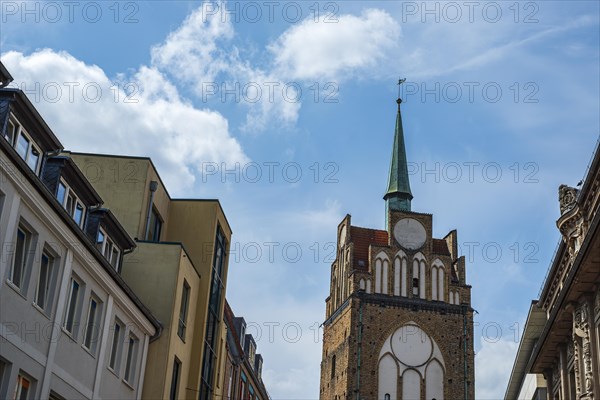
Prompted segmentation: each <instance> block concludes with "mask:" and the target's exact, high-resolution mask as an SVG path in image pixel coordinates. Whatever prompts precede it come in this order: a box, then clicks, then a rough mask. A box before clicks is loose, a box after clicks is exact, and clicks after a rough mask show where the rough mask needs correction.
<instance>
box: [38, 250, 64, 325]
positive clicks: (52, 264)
mask: <svg viewBox="0 0 600 400" xmlns="http://www.w3.org/2000/svg"><path fill="white" fill-rule="evenodd" d="M44 258H46V259H47V260H48V262H47V264H46V265H47V266H46V282H45V285H44V286H46V287H45V293H44V295H45V296H44V299H43V301H42V302H40V284H41V283H42V282H41V278H42V266H43V262H44ZM57 270H58V257H56V256H55V255H54V254H53V253H52V252H50V251H49V250H48V249H47V248H44V249H43V250H42V256H41V259H40V269H39V273H38V279H37V286H36V289H35V299H34V304H35V305H36V306H37V307H38V308H39V309H41V310H42V311H44V312H45V313H46V314H47V315H50V314H51V312H52V305H53V303H54V301H53V300H54V292H55V291H56V278H57V276H58V274H57ZM40 303H43V304H40Z"/></svg>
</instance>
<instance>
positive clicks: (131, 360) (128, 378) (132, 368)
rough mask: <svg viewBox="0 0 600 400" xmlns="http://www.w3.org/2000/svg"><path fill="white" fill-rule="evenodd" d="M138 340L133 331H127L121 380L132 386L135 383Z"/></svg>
mask: <svg viewBox="0 0 600 400" xmlns="http://www.w3.org/2000/svg"><path fill="white" fill-rule="evenodd" d="M139 343H140V340H139V339H138V338H137V336H135V335H134V334H133V333H131V332H129V337H128V340H127V356H126V358H125V372H124V376H123V380H124V381H125V382H127V383H128V384H130V385H131V386H133V384H134V383H135V374H136V366H137V365H136V364H137V358H138V357H137V356H138V354H137V353H138V348H139Z"/></svg>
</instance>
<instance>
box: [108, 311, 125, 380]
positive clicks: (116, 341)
mask: <svg viewBox="0 0 600 400" xmlns="http://www.w3.org/2000/svg"><path fill="white" fill-rule="evenodd" d="M122 343H123V324H122V323H121V322H119V321H118V320H117V319H115V325H114V327H113V340H112V347H111V349H110V359H109V360H108V366H109V367H110V369H112V370H113V371H114V372H116V373H117V375H118V374H119V367H120V365H121V350H122Z"/></svg>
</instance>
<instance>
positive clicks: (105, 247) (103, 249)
mask: <svg viewBox="0 0 600 400" xmlns="http://www.w3.org/2000/svg"><path fill="white" fill-rule="evenodd" d="M100 234H102V235H103V236H104V241H103V242H102V246H98V244H99V242H98V236H99V235H100ZM96 248H97V249H98V250H99V251H100V253H102V255H103V256H104V258H106V261H108V263H109V264H110V265H112V266H113V267H114V268H115V270H116V271H117V272H121V271H120V268H119V266H120V264H119V261H120V260H121V249H119V247H118V246H117V245H116V244H115V241H114V240H113V239H112V238H111V237H110V236H109V235H108V234H107V233H106V231H105V230H104V228H102V227H100V228H99V229H98V235H97V236H96ZM115 252H116V254H117V258H116V260H114V263H113V257H112V256H113V254H114V253H115Z"/></svg>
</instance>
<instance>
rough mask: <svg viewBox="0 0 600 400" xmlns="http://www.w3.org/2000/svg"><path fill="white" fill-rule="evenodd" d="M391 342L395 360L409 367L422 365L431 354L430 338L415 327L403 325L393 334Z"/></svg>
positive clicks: (431, 344)
mask: <svg viewBox="0 0 600 400" xmlns="http://www.w3.org/2000/svg"><path fill="white" fill-rule="evenodd" d="M391 341H392V343H391V345H392V352H393V353H394V355H395V356H396V358H398V360H399V361H400V362H401V363H403V364H404V365H407V366H409V367H419V366H421V365H424V364H425V363H426V362H427V361H429V359H430V358H431V355H432V354H433V343H432V341H431V338H430V337H429V335H427V334H426V333H425V332H423V330H422V329H421V328H419V327H418V326H416V325H404V326H403V327H402V328H400V329H398V330H397V331H396V332H394V334H393V335H392V338H391Z"/></svg>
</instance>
